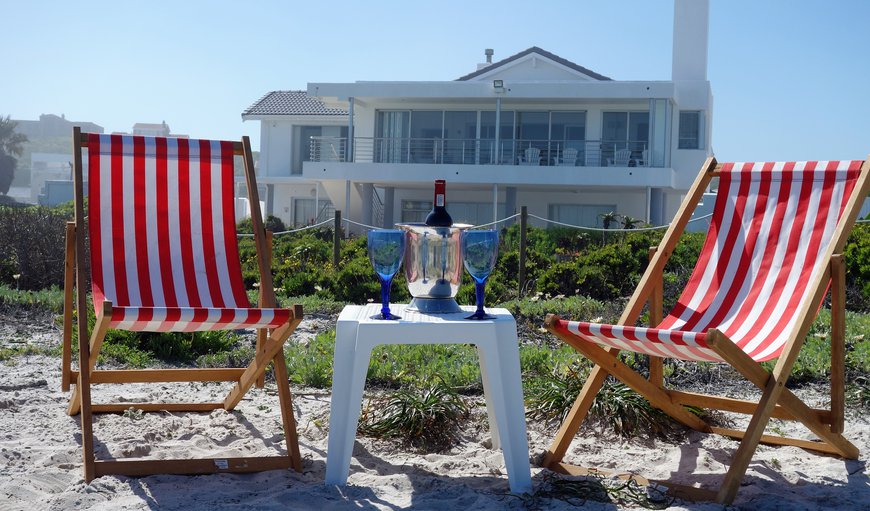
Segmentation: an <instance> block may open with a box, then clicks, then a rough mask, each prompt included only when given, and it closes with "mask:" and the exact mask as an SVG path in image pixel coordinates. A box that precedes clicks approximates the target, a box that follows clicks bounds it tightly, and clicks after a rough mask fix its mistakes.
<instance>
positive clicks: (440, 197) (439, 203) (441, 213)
mask: <svg viewBox="0 0 870 511" xmlns="http://www.w3.org/2000/svg"><path fill="white" fill-rule="evenodd" d="M445 188H446V185H445V181H444V180H443V179H436V180H435V201H434V202H433V203H432V211H430V212H429V214H428V215H427V216H426V225H428V226H430V227H450V226H451V225H453V219H452V218H450V213H448V212H447V207H446V199H445V198H444V195H445V194H444V190H445Z"/></svg>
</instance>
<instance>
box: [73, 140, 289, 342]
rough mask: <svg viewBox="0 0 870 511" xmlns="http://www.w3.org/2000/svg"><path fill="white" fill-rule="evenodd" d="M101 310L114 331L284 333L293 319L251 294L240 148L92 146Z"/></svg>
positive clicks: (94, 256) (176, 143) (93, 234)
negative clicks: (242, 225) (239, 197)
mask: <svg viewBox="0 0 870 511" xmlns="http://www.w3.org/2000/svg"><path fill="white" fill-rule="evenodd" d="M87 146H88V165H89V169H88V177H89V179H88V196H89V197H88V201H89V204H88V208H89V211H90V214H89V226H90V229H89V235H90V247H91V273H92V279H91V280H92V292H93V300H94V307H95V308H96V312H97V314H100V313H101V312H102V306H103V301H104V300H108V301H110V302H111V303H112V315H111V322H110V324H109V327H110V328H119V329H124V330H140V331H159V332H168V331H197V330H216V329H217V330H228V329H237V328H258V327H277V326H280V325H282V324H284V323H286V322H287V320H288V319H289V318H290V315H291V312H290V310H289V309H255V308H252V307H251V304H250V302H249V301H248V297H247V295H246V293H245V287H244V283H243V280H242V271H241V265H240V260H239V251H238V243H237V240H236V226H235V214H234V193H233V143H232V142H225V141H209V140H188V139H177V138H154V137H140V136H122V135H101V134H90V135H89V136H88V144H87Z"/></svg>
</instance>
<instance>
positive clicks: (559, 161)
mask: <svg viewBox="0 0 870 511" xmlns="http://www.w3.org/2000/svg"><path fill="white" fill-rule="evenodd" d="M554 160H556V161H555V162H554V163H555V164H556V165H559V166H563V167H573V166H574V165H576V164H577V149H574V148H573V147H568V148H566V149H564V150H563V151H562V157H561V158H554Z"/></svg>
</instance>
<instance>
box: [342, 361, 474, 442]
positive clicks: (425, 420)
mask: <svg viewBox="0 0 870 511" xmlns="http://www.w3.org/2000/svg"><path fill="white" fill-rule="evenodd" d="M467 417H468V405H467V404H466V403H465V400H464V399H463V398H462V396H460V395H459V393H458V392H457V391H456V390H455V389H453V388H452V387H450V386H449V385H447V383H445V382H444V380H442V379H440V378H439V379H436V380H434V381H431V382H429V383H428V384H424V385H422V386H420V387H407V388H403V389H400V390H398V391H396V392H395V393H393V394H392V395H391V396H389V397H382V398H374V399H370V400H369V401H368V402H367V404H366V406H365V407H364V408H363V411H362V415H361V416H360V425H359V428H358V430H359V432H360V433H362V434H364V435H367V436H371V437H375V438H401V439H403V440H404V441H406V442H408V443H410V444H411V445H413V446H415V447H417V448H421V449H424V450H426V451H443V450H446V449H449V448H450V447H451V446H452V445H454V444H455V443H456V442H457V441H458V440H459V437H460V435H459V431H460V426H461V424H462V422H463V420H464V419H466V418H467Z"/></svg>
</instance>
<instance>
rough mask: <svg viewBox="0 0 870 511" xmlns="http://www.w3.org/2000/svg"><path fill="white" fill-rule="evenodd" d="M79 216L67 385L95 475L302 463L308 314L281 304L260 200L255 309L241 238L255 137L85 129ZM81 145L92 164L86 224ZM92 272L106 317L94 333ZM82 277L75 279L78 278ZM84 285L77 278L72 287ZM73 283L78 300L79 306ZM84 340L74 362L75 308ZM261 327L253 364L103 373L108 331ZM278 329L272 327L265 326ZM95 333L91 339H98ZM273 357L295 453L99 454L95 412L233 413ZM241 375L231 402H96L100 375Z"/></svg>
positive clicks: (70, 272)
mask: <svg viewBox="0 0 870 511" xmlns="http://www.w3.org/2000/svg"><path fill="white" fill-rule="evenodd" d="M73 148H74V155H73V156H74V159H75V164H74V178H73V180H74V186H75V222H74V223H73V222H71V223H70V224H67V240H66V272H65V273H66V276H65V286H64V287H65V289H64V295H65V310H64V332H63V362H62V365H63V367H62V382H61V383H62V385H61V386H62V388H63V390H64V391H67V390H69V388H70V384H75V389H74V390H73V393H72V396H71V398H70V403H69V408H68V413H69V414H70V415H75V414H77V413H80V414H81V428H82V437H81V442H82V451H83V458H84V475H85V480H86V481H88V482H89V481H91V480H93V479H94V478H95V477H100V476H102V475H107V474H122V475H128V476H141V475H149V474H208V473H215V472H255V471H261V470H274V469H286V468H294V469H295V470H297V471H299V470H300V469H301V459H300V455H299V445H298V441H297V436H296V422H295V419H294V418H293V407H292V402H291V395H290V388H289V386H288V382H287V369H286V364H285V361H284V352H283V345H284V341H285V340H286V339H287V338H288V337H289V336H290V334H291V333H292V332H293V330H295V328H296V327H297V326H298V325H299V323H300V321H301V320H302V307H301V306H298V305H297V306H294V307H293V308H290V309H280V308H275V295H274V292H273V289H272V277H271V273H270V269H269V249H268V247H267V241H266V231H265V230H264V228H263V220H262V217H261V212H260V208H258V207H253V208H251V221H252V224H253V226H254V240H255V245H256V249H257V263H258V269H259V277H260V288H259V292H260V296H259V306H258V307H256V308H254V307H251V305H250V302H249V301H248V297H247V294H246V290H245V286H244V283H243V280H242V273H241V266H240V259H239V252H238V245H237V240H236V236H237V234H236V228H235V215H234V193H233V188H234V187H233V170H234V169H233V167H234V165H233V161H234V156H235V155H237V154H239V155H242V156H243V160H244V166H245V176H246V179H247V189H248V193H249V198H250V203H251V204H259V203H260V202H259V198H258V196H257V185H256V182H255V178H254V166H253V160H252V157H251V147H250V142H249V140H248V138H247V137H245V138H243V139H242V141H241V142H225V141H210V140H187V139H176V138H155V137H141V136H126V135H123V136H122V135H101V134H95V133H81V131H80V129H79V128H78V127H75V128H74V129H73ZM83 148H86V149H87V162H88V167H89V168H88V179H87V182H88V191H89V193H88V205H87V207H88V216H87V224H88V230H87V231H86V230H85V229H86V227H85V223H86V222H85V220H86V218H85V214H84V213H85V212H84V207H85V206H84V204H83V198H84V189H83V188H84V175H83V158H84V157H83V154H82V153H83ZM86 243H87V244H88V245H89V248H90V276H91V286H92V296H93V303H94V309H95V312H96V324H95V325H94V328H93V331H92V332H89V331H88V322H87V321H85V320H84V319H85V318H87V317H88V312H87V308H86V307H87V305H86V293H87V284H86V278H87V275H88V269H87V267H86V261H85V250H86V246H85V245H86ZM73 277H75V282H73ZM73 284H74V285H73ZM73 288H75V296H76V298H75V307H73ZM74 311H75V313H76V315H77V317H78V318H80V320H79V321H78V325H77V332H78V339H79V343H78V344H79V365H78V370H73V369H72V368H71V357H72V355H71V343H72V316H73V312H74ZM241 328H256V329H258V335H259V339H258V342H257V344H258V346H257V351H256V355H255V357H254V360H253V361H252V362H251V363H250V364H249V365H248V366H247V367H246V368H216V369H201V368H197V369H146V370H107V369H96V368H95V367H96V362H97V358H98V357H99V354H100V348H101V347H102V344H103V340H104V339H105V337H106V332H107V331H108V330H109V329H117V330H132V331H144V332H195V331H205V330H236V329H241ZM267 329H268V330H270V331H267ZM88 340H89V342H88ZM270 362H271V363H273V364H274V371H275V379H276V380H277V383H278V398H279V399H278V400H279V403H280V410H281V418H282V422H283V428H284V438H285V440H286V442H287V454H286V455H275V456H264V457H247V458H245V457H240V458H213V459H160V460H156V459H123V460H118V459H114V460H96V459H95V454H94V432H93V414H94V413H98V412H110V413H112V412H113V413H121V412H124V411H126V410H127V409H129V408H136V409H139V410H142V411H145V412H149V411H161V410H166V411H170V412H176V411H194V412H203V411H210V410H215V409H219V408H223V409H225V410H232V409H233V408H235V406H236V405H237V404H238V403H239V401H240V400H241V399H242V397H243V396H244V395H245V393H246V392H247V391H248V390H249V389H250V387H251V386H252V385H253V384H255V383H257V379H258V378H259V377H261V376H262V375H263V373H264V371H265V369H266V367H267V365H268V364H269V363H270ZM206 381H209V382H215V381H226V382H234V383H235V385H234V386H233V387H232V389H231V390H230V391H229V394H228V395H227V396H226V398H225V399H224V400H223V401H222V402H213V403H139V402H135V403H123V402H116V403H110V404H93V403H92V402H91V386H92V385H93V384H98V383H153V382H206Z"/></svg>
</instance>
